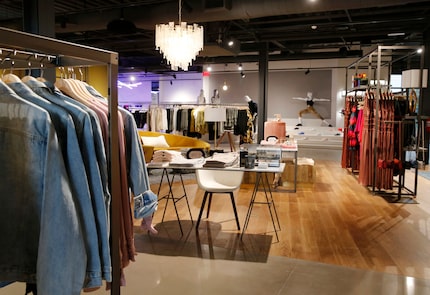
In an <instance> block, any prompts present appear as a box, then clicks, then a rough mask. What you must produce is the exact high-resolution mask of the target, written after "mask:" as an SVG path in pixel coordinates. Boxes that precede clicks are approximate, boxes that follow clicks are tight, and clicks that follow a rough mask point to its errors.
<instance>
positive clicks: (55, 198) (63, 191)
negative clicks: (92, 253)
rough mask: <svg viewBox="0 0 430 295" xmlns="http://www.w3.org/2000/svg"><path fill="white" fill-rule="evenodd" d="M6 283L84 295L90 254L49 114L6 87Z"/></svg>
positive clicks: (2, 274)
mask: <svg viewBox="0 0 430 295" xmlns="http://www.w3.org/2000/svg"><path fill="white" fill-rule="evenodd" d="M0 165H1V169H0V180H1V181H0V199H1V206H0V219H1V221H0V235H1V236H2V237H3V238H2V239H0V281H26V282H33V283H37V286H38V291H39V293H40V294H44V295H51V294H52V295H58V294H70V295H78V294H80V292H81V289H82V286H83V283H84V279H85V275H86V267H87V265H86V260H87V259H86V249H85V244H84V235H83V234H82V226H81V224H80V218H79V216H78V215H77V212H78V210H77V208H76V203H75V200H74V198H73V196H72V193H71V192H72V189H71V183H70V180H69V177H68V175H67V172H66V167H65V163H64V159H63V155H62V152H61V149H60V146H59V142H58V138H57V135H56V132H55V129H54V127H53V125H52V121H51V119H50V117H49V114H48V113H47V112H46V111H45V110H43V109H42V108H40V107H37V106H36V105H34V104H32V103H30V102H27V101H24V100H23V99H21V98H20V97H19V96H17V95H16V94H15V93H14V92H13V91H12V90H11V89H10V88H9V87H8V86H7V85H6V84H4V83H3V82H1V81H0Z"/></svg>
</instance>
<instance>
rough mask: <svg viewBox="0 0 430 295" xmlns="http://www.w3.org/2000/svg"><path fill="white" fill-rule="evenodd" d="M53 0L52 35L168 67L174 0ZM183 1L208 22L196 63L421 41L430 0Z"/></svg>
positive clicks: (185, 13)
mask: <svg viewBox="0 0 430 295" xmlns="http://www.w3.org/2000/svg"><path fill="white" fill-rule="evenodd" d="M39 1H40V2H43V1H41V0H39ZM22 2H23V1H14V0H6V1H1V2H0V26H3V27H9V28H13V29H18V30H22V23H23V17H22V15H23V8H22V7H23V3H22ZM53 2H54V10H55V19H56V26H55V33H56V38H58V39H62V40H67V41H71V42H74V43H79V44H84V45H90V46H94V47H98V48H103V49H108V50H113V51H116V52H118V53H119V56H120V66H121V68H120V70H123V71H125V70H127V69H129V68H132V67H133V68H138V69H142V70H147V71H162V70H168V69H169V67H168V66H167V65H165V63H164V62H163V60H162V58H161V56H160V54H159V53H158V52H157V51H156V50H155V45H154V28H155V24H157V23H167V22H168V21H175V22H177V21H178V19H179V15H178V4H179V1H178V0H173V1H172V0H144V1H133V0H118V1H108V0H97V1H90V0H88V1H87V0H55V1H53ZM182 4H183V6H182V20H183V21H186V22H188V23H192V22H196V23H198V24H199V25H203V26H204V29H205V48H204V50H203V51H202V52H201V53H200V55H199V57H198V58H197V60H196V61H195V62H194V65H196V66H197V67H198V66H201V65H203V64H204V63H233V62H234V63H239V62H254V61H258V60H259V52H260V50H263V49H264V48H267V49H268V51H269V54H270V55H269V56H270V60H288V59H312V58H333V57H353V56H354V57H356V56H360V55H361V54H362V52H363V51H366V49H368V48H369V47H370V46H372V45H376V44H383V45H421V44H423V42H424V41H423V38H424V37H423V36H424V34H425V33H426V32H427V31H428V29H429V25H430V1H412V0H411V1H408V0H406V1H405V0H403V1H400V0H397V1H394V0H391V1H390V0H373V1H366V0H362V1H339V0H288V1H287V0H284V1H279V0H264V1H263V0H206V1H205V0H183V1H182ZM112 21H114V22H113V23H112ZM109 23H111V24H110V25H109V26H108V24H109ZM130 25H131V27H130ZM313 26H314V27H313ZM229 38H234V39H236V40H237V41H239V42H240V48H236V49H235V50H229V49H228V48H227V47H226V46H224V43H225V41H226V40H227V39H229Z"/></svg>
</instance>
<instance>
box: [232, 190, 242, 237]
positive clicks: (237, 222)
mask: <svg viewBox="0 0 430 295" xmlns="http://www.w3.org/2000/svg"><path fill="white" fill-rule="evenodd" d="M230 198H231V204H232V205H233V211H234V216H235V217H236V224H237V229H238V230H240V224H239V217H238V216H237V210H236V202H235V201H234V195H233V192H230Z"/></svg>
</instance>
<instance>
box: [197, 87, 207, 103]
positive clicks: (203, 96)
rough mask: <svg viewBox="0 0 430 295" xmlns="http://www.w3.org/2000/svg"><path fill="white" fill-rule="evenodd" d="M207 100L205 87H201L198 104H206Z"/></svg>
mask: <svg viewBox="0 0 430 295" xmlns="http://www.w3.org/2000/svg"><path fill="white" fill-rule="evenodd" d="M205 102H206V99H205V93H204V91H203V89H200V94H199V96H197V103H198V104H204V103H205Z"/></svg>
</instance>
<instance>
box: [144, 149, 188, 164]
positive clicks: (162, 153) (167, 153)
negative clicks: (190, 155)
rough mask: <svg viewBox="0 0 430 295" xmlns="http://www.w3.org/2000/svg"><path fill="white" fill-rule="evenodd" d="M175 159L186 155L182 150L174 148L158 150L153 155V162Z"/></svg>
mask: <svg viewBox="0 0 430 295" xmlns="http://www.w3.org/2000/svg"><path fill="white" fill-rule="evenodd" d="M175 159H184V156H183V155H182V153H181V152H178V151H173V150H158V151H155V152H154V154H153V155H152V162H154V163H161V162H172V161H173V160H175Z"/></svg>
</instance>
